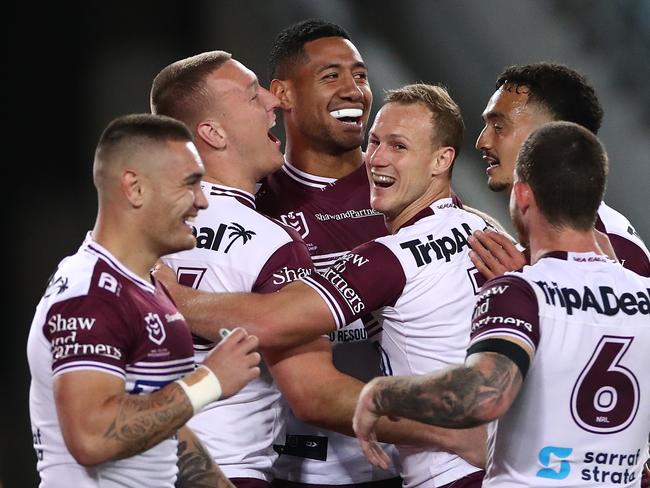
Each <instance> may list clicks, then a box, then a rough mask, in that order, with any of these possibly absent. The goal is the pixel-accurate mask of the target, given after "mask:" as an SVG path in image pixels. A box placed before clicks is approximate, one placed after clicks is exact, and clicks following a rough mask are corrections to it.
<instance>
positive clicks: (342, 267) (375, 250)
mask: <svg viewBox="0 0 650 488" xmlns="http://www.w3.org/2000/svg"><path fill="white" fill-rule="evenodd" d="M305 281H306V282H307V283H310V284H311V285H312V286H314V287H315V288H316V289H317V290H319V289H320V290H322V289H324V290H325V291H326V294H327V295H329V297H330V298H332V299H333V300H335V301H336V302H337V305H338V307H336V309H337V310H339V311H340V312H341V313H340V315H339V317H335V320H336V321H337V326H338V327H342V326H344V325H346V324H348V323H350V322H352V321H353V320H355V319H358V318H360V317H362V316H364V315H365V314H367V313H368V312H372V311H374V310H377V309H379V308H381V307H385V306H391V305H394V304H395V302H396V301H397V299H398V298H399V297H400V296H401V295H402V291H403V290H404V285H405V284H406V275H405V274H404V269H403V268H402V265H401V263H400V262H399V260H398V259H397V257H395V255H394V254H393V253H392V251H390V250H389V249H388V248H387V247H386V246H384V245H383V244H380V243H378V242H374V241H373V242H368V243H366V244H362V245H361V246H358V247H356V248H354V249H353V250H352V251H350V253H349V254H347V255H345V256H344V257H343V258H341V259H339V260H338V261H337V262H336V263H335V264H334V265H332V266H331V267H330V268H328V269H327V270H326V271H325V273H323V275H318V274H317V275H314V276H312V277H310V278H306V279H305ZM321 287H322V288H321ZM341 315H342V317H341ZM341 319H342V320H341Z"/></svg>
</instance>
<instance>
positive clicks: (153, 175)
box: [143, 141, 208, 256]
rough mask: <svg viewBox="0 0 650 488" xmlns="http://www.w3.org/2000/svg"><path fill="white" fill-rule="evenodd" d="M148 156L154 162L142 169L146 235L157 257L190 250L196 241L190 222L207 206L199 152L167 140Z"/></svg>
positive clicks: (189, 144) (191, 145)
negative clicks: (202, 185)
mask: <svg viewBox="0 0 650 488" xmlns="http://www.w3.org/2000/svg"><path fill="white" fill-rule="evenodd" d="M151 156H152V157H154V156H155V158H156V159H157V161H156V164H153V165H151V168H152V169H150V170H145V171H146V178H145V185H146V188H145V191H146V195H147V196H148V197H147V199H146V201H145V204H144V206H143V207H144V213H143V220H144V227H145V232H146V233H147V234H149V236H150V240H151V242H152V243H153V246H154V247H155V249H156V252H157V253H159V254H158V255H160V256H163V255H165V254H170V253H172V252H178V251H183V250H185V249H191V248H193V247H194V246H195V245H196V239H195V238H194V236H193V235H192V227H191V225H189V222H191V221H192V220H193V219H194V217H196V215H197V213H198V211H199V210H200V209H203V208H207V206H208V202H207V200H206V197H205V195H204V194H203V191H202V190H201V177H202V176H203V171H204V170H203V163H202V162H201V158H200V157H199V154H198V151H197V150H196V147H195V146H194V144H193V143H191V142H184V141H168V142H167V143H166V144H165V145H164V146H162V147H160V148H158V149H156V148H152V154H151ZM147 190H148V191H147Z"/></svg>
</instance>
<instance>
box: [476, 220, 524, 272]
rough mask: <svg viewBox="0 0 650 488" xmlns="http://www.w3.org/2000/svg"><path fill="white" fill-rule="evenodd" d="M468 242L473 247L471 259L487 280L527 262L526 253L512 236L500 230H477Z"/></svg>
mask: <svg viewBox="0 0 650 488" xmlns="http://www.w3.org/2000/svg"><path fill="white" fill-rule="evenodd" d="M468 242H469V245H470V246H471V247H472V251H470V253H469V257H470V259H471V260H472V263H474V266H476V269H478V270H479V271H480V272H481V274H482V275H483V276H484V277H485V279H487V280H489V279H491V278H494V277H496V276H501V275H502V274H504V273H506V272H507V271H514V270H516V269H520V268H522V267H523V266H524V265H525V264H526V263H527V260H526V257H525V256H524V253H522V252H521V251H519V250H518V249H517V247H516V246H515V244H514V243H513V242H512V241H511V240H510V238H508V237H507V236H505V235H503V234H500V233H499V232H495V231H493V230H486V231H481V230H477V231H475V232H474V233H473V234H472V235H471V236H470V237H469V239H468Z"/></svg>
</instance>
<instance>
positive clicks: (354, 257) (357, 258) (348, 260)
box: [332, 252, 370, 273]
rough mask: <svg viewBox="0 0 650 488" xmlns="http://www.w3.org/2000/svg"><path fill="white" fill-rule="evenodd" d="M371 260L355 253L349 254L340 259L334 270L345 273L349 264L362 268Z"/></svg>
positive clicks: (333, 267) (334, 265)
mask: <svg viewBox="0 0 650 488" xmlns="http://www.w3.org/2000/svg"><path fill="white" fill-rule="evenodd" d="M369 261H370V260H369V259H368V258H364V257H363V256H361V255H359V254H355V253H353V252H349V253H347V254H346V255H345V256H343V257H342V258H340V259H338V260H337V261H336V262H335V263H334V264H333V265H332V269H334V270H335V271H336V272H337V273H343V272H344V271H345V270H346V268H347V265H348V264H353V265H354V266H356V267H357V268H361V267H362V266H364V265H365V264H367V263H368V262H369Z"/></svg>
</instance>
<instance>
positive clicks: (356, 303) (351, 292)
mask: <svg viewBox="0 0 650 488" xmlns="http://www.w3.org/2000/svg"><path fill="white" fill-rule="evenodd" d="M338 263H339V262H337V263H336V264H334V265H333V266H332V267H331V268H329V269H327V270H326V271H325V272H324V273H323V277H324V278H325V279H326V280H327V281H329V282H330V283H331V284H332V285H334V288H336V290H337V291H338V292H339V294H340V295H341V296H342V297H343V300H345V303H346V305H347V306H348V307H349V308H350V310H351V311H352V313H355V314H357V313H359V312H361V311H362V310H364V309H365V308H366V305H365V304H364V303H363V300H362V299H361V297H360V296H359V294H358V293H357V291H356V290H355V289H354V288H352V287H351V286H350V285H349V284H348V282H347V281H346V280H345V278H343V277H342V276H341V275H340V273H338V272H337V268H336V267H337V264H338ZM342 265H343V267H344V268H343V269H345V261H343V263H342Z"/></svg>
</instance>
